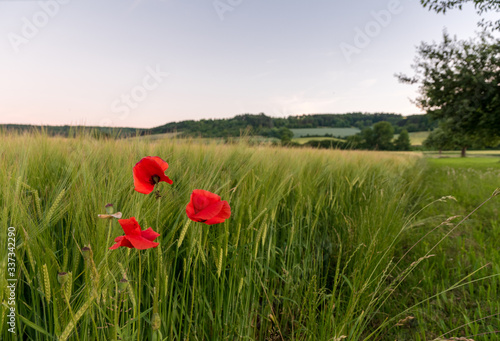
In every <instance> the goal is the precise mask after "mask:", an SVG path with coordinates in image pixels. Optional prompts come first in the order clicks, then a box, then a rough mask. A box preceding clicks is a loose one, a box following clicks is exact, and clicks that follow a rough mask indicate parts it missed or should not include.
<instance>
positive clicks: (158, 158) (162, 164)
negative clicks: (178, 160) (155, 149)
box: [149, 156, 168, 173]
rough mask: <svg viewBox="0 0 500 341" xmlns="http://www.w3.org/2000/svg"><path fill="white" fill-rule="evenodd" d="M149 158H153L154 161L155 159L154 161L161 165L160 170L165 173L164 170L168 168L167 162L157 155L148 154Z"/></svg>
mask: <svg viewBox="0 0 500 341" xmlns="http://www.w3.org/2000/svg"><path fill="white" fill-rule="evenodd" d="M149 157H150V158H151V159H153V160H154V161H156V163H157V164H158V165H159V166H160V167H161V170H162V171H163V173H165V171H166V170H167V168H168V163H166V162H165V161H163V159H162V158H161V157H159V156H149Z"/></svg>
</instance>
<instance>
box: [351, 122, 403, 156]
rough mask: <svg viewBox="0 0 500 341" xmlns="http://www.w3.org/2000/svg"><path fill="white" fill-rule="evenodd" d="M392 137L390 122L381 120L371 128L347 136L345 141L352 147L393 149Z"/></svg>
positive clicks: (392, 129) (392, 130) (392, 131)
mask: <svg viewBox="0 0 500 341" xmlns="http://www.w3.org/2000/svg"><path fill="white" fill-rule="evenodd" d="M406 134H408V133H406ZM393 138H394V127H393V126H392V124H390V123H389V122H386V121H381V122H378V123H375V124H374V125H373V128H365V129H363V131H361V133H359V134H357V135H356V136H353V137H349V138H348V139H347V142H348V143H349V145H350V146H352V148H354V149H357V148H360V149H372V150H393V149H394V145H393V143H392V140H393ZM408 139H409V138H408Z"/></svg>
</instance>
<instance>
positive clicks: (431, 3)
mask: <svg viewBox="0 0 500 341" xmlns="http://www.w3.org/2000/svg"><path fill="white" fill-rule="evenodd" d="M420 2H421V3H422V5H423V6H424V7H428V8H429V10H431V11H435V12H437V13H443V14H444V13H446V11H448V10H450V9H455V8H457V9H462V6H463V5H464V4H466V3H473V4H474V7H475V8H476V12H477V13H478V14H483V13H486V12H498V11H500V2H499V1H498V0H420ZM479 26H483V27H491V28H492V29H494V30H500V20H497V21H496V22H491V21H487V20H484V19H483V20H482V21H480V22H479Z"/></svg>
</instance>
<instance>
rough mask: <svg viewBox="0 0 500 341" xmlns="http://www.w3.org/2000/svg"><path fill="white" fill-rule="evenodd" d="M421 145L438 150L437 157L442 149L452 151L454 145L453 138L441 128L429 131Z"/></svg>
mask: <svg viewBox="0 0 500 341" xmlns="http://www.w3.org/2000/svg"><path fill="white" fill-rule="evenodd" d="M422 144H423V146H424V147H426V148H429V149H437V150H439V155H441V153H442V151H443V149H453V148H454V147H455V145H456V143H455V141H454V139H453V137H452V136H451V135H450V134H447V133H446V132H445V131H444V130H443V129H442V128H436V129H434V130H433V131H431V133H430V134H429V136H427V138H426V139H425V140H424V142H423V143H422Z"/></svg>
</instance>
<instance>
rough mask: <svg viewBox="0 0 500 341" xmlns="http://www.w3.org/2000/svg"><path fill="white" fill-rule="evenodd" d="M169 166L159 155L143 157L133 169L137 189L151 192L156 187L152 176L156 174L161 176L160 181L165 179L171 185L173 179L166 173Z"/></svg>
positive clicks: (140, 191)
mask: <svg viewBox="0 0 500 341" xmlns="http://www.w3.org/2000/svg"><path fill="white" fill-rule="evenodd" d="M167 168H168V163H166V162H165V161H163V160H162V159H161V158H160V157H158V156H146V157H144V158H142V159H141V160H140V161H139V162H137V163H136V164H135V166H134V169H133V174H134V188H135V190H136V191H137V192H139V193H143V194H149V193H151V192H152V191H153V189H154V184H153V183H151V178H152V177H153V176H155V175H156V176H158V177H159V178H160V181H165V182H167V183H168V184H170V185H171V184H172V183H173V181H172V180H170V178H169V177H168V176H166V175H165V170H166V169H167Z"/></svg>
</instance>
